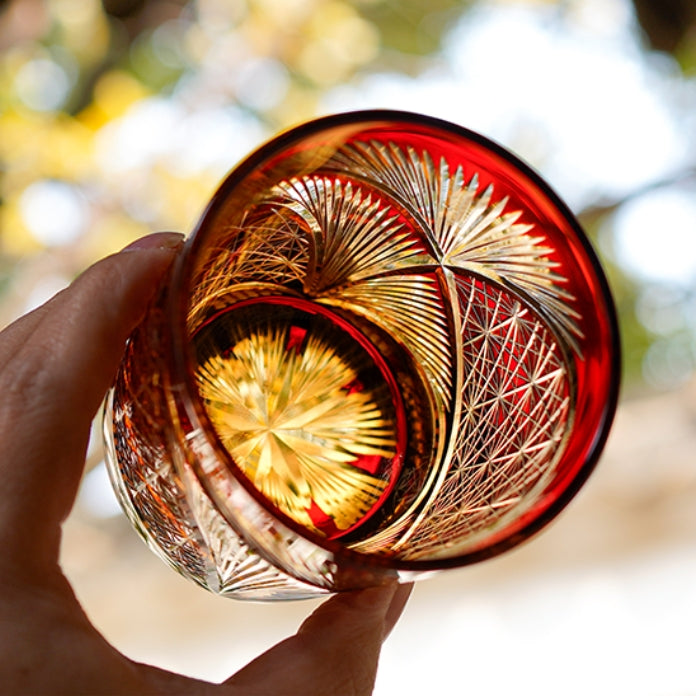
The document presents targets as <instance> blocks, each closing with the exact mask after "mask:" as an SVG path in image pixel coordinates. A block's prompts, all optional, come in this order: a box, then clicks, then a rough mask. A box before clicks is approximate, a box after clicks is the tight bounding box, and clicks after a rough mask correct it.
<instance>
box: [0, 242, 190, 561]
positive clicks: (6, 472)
mask: <svg viewBox="0 0 696 696" xmlns="http://www.w3.org/2000/svg"><path fill="white" fill-rule="evenodd" d="M181 239H182V238H181V235H171V234H164V235H162V234H160V235H152V236H150V237H147V238H144V240H140V242H139V244H137V245H134V246H132V247H129V248H127V249H126V250H124V251H122V252H121V253H119V254H115V255H113V256H110V257H108V258H106V259H104V260H102V261H100V262H99V263H97V264H95V265H94V266H92V267H91V268H90V269H88V270H87V271H85V273H83V274H82V275H81V276H80V277H79V278H78V279H77V280H76V281H75V282H74V283H73V284H72V285H71V286H70V287H69V288H67V289H66V290H64V291H62V292H61V293H59V294H58V295H56V296H55V297H54V298H53V299H52V300H50V301H49V302H48V303H47V304H46V305H44V306H43V307H41V308H39V309H38V310H37V311H36V312H35V313H32V314H31V315H29V316H27V317H24V318H23V319H22V320H20V322H19V323H18V324H17V325H15V326H12V327H10V330H9V331H8V332H7V334H5V332H3V333H2V334H0V395H1V401H0V475H2V480H3V491H2V498H1V499H0V544H2V547H3V552H4V554H5V557H6V558H7V554H10V555H11V554H12V553H13V552H14V553H19V554H20V556H25V557H32V558H35V557H36V555H37V554H38V553H39V551H40V549H39V547H42V549H41V550H42V552H47V550H49V551H50V553H51V554H53V555H56V554H57V538H58V532H59V530H58V525H59V522H60V521H61V520H62V519H63V518H64V517H65V515H66V514H67V513H68V511H69V510H70V507H71V506H72V502H73V499H74V496H75V492H76V490H77V486H78V483H79V479H80V475H81V472H82V466H83V463H84V455H85V451H86V447H87V441H88V438H89V429H90V425H91V421H92V418H93V416H94V413H95V412H96V410H97V408H98V406H99V403H100V402H101V399H102V397H103V394H104V392H105V391H106V389H107V388H108V386H109V384H110V382H111V380H112V379H113V375H114V373H115V371H116V367H117V365H118V362H119V360H120V357H121V354H122V352H123V347H124V344H125V340H126V338H127V336H128V334H129V333H130V332H131V331H132V329H133V328H134V327H135V325H136V324H137V322H138V321H139V320H140V319H141V317H142V316H143V314H144V311H145V308H146V306H147V303H148V301H149V300H150V299H151V297H152V295H153V294H154V291H155V289H156V287H157V284H158V282H159V280H160V278H161V277H162V275H163V273H164V272H165V271H166V270H167V268H168V267H169V266H170V264H171V262H172V259H173V258H174V254H175V252H176V250H177V248H178V247H179V246H180V245H181ZM39 555H40V554H39Z"/></svg>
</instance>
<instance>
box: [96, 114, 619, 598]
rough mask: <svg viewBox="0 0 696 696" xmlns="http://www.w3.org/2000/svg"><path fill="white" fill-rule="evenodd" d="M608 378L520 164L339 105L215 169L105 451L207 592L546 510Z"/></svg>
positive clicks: (594, 318) (453, 552) (466, 142)
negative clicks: (210, 191)
mask: <svg viewBox="0 0 696 696" xmlns="http://www.w3.org/2000/svg"><path fill="white" fill-rule="evenodd" d="M618 380H619V343H618V332H617V325H616V317H615V311H614V307H613V304H612V300H611V297H610V294H609V291H608V287H607V283H606V280H605V278H604V275H603V274H602V271H601V269H600V266H599V263H598V261H597V259H596V257H595V255H594V253H593V251H592V249H591V247H590V244H589V243H588V241H587V239H586V238H585V236H584V234H583V233H582V231H581V229H580V228H579V226H578V224H577V222H576V221H575V219H574V218H573V216H572V215H571V213H570V212H569V211H568V209H567V208H566V207H565V205H564V204H563V203H562V202H561V201H560V200H559V199H558V198H557V196H556V195H555V194H554V193H553V192H552V191H551V190H550V189H549V187H548V186H547V185H546V184H545V183H544V182H543V181H542V180H541V179H540V178H539V177H538V176H537V175H536V174H535V173H534V172H532V171H531V170H530V169H529V168H528V167H527V166H525V165H524V164H523V163H522V162H520V161H519V160H517V159H516V158H515V157H514V156H513V155H511V154H510V153H508V152H506V151H504V150H503V149H501V148H500V147H499V146H497V145H495V144H493V143H491V142H489V141H488V140H486V139H485V138H483V137H481V136H479V135H477V134H474V133H472V132H470V131H467V130H465V129H463V128H460V127H458V126H455V125H452V124H449V123H446V122H443V121H439V120H436V119H433V118H428V117H424V116H418V115H415V114H408V113H401V112H391V111H375V112H358V113H349V114H342V115H337V116H332V117H328V118H323V119H319V120H316V121H313V122H310V123H307V124H305V125H302V126H300V127H298V128H295V129H293V130H291V131H289V132H286V133H284V134H281V135H280V136H278V137H277V138H275V139H274V140H272V141H271V142H269V143H268V144H266V145H264V146H263V147H261V148H260V149H259V150H258V151H256V152H254V153H253V154H252V155H250V156H249V157H248V158H247V159H246V160H245V161H244V162H242V163H241V164H240V165H239V166H238V167H237V168H236V169H235V170H234V171H233V172H232V173H231V174H230V175H229V177H228V178H227V179H226V180H225V181H224V182H223V183H222V186H221V188H220V189H219V191H218V192H217V193H216V195H215V196H214V198H213V199H212V201H211V203H210V205H209V207H208V208H207V210H206V211H205V213H204V215H203V217H202V219H201V221H200V223H199V225H198V227H197V228H196V230H195V231H194V233H193V234H192V235H191V236H190V237H189V238H188V240H187V242H186V244H185V248H184V251H183V253H182V254H181V255H180V257H179V258H178V260H177V262H176V264H175V266H174V268H173V270H172V272H171V276H170V277H169V278H168V279H167V282H166V283H164V284H163V287H162V290H161V292H160V294H159V297H158V299H157V301H156V302H155V303H154V304H153V306H152V308H151V309H150V311H149V313H148V315H147V317H146V318H145V320H144V321H143V323H142V324H141V325H140V327H139V328H138V329H137V330H136V331H135V333H134V334H133V336H132V337H131V339H130V341H129V344H128V346H127V350H126V355H125V358H124V360H123V363H122V366H121V369H120V372H119V374H118V377H117V379H116V381H115V384H114V386H113V388H112V389H111V391H110V393H109V395H108V399H107V406H106V410H105V419H104V424H105V435H106V441H107V449H108V461H109V469H110V474H111V477H112V481H113V483H114V486H115V489H116V491H117V494H118V497H119V499H120V502H121V504H122V506H123V508H124V510H125V512H126V514H127V515H128V517H129V518H130V520H131V522H132V523H133V525H134V526H135V527H136V529H137V530H138V531H139V532H140V534H141V535H142V536H143V537H144V539H145V540H146V542H147V543H148V544H149V545H150V547H151V548H152V549H153V550H155V551H156V552H157V553H158V554H159V555H160V556H161V557H163V558H164V559H165V560H166V561H167V562H168V563H169V564H171V566H172V567H174V568H175V569H176V570H177V571H178V572H180V573H182V574H183V575H184V576H186V577H188V578H190V579H191V580H193V581H194V582H196V583H198V584H200V585H202V586H203V587H206V588H208V589H209V590H212V591H214V592H217V593H220V594H223V595H229V596H233V597H238V598H252V599H287V598H298V597H306V596H311V595H315V594H318V593H323V592H331V591H339V590H345V589H353V588H359V587H365V586H369V585H374V584H379V583H383V582H385V581H388V580H390V579H393V578H397V579H399V580H404V581H405V580H412V579H416V578H419V577H422V576H424V575H426V574H429V573H431V572H432V571H435V570H442V569H445V568H451V567H456V566H462V565H465V564H468V563H472V562H474V561H479V560H482V559H485V558H487V557H490V556H493V555H495V554H498V553H500V552H502V551H504V550H506V549H508V548H510V547H512V546H514V545H516V544H518V543H520V542H521V541H523V540H525V539H527V538H528V537H530V536H531V535H532V534H534V533H535V532H537V531H538V530H539V529H541V528H542V527H543V526H544V525H545V524H547V523H548V522H549V521H550V520H551V519H552V518H553V517H554V516H555V515H556V514H557V513H558V512H559V511H560V510H561V509H562V508H563V507H564V506H565V505H566V503H567V502H568V501H569V500H570V498H571V497H572V496H573V495H574V494H575V493H576V492H577V490H578V489H579V488H580V486H581V484H582V483H583V482H584V481H585V479H586V478H587V476H588V475H589V473H590V471H591V470H592V468H593V467H594V464H595V462H596V460H597V457H598V456H599V453H600V451H601V449H602V447H603V445H604V442H605V439H606V436H607V433H608V429H609V426H610V423H611V420H612V417H613V413H614V410H615V407H616V399H617V391H618Z"/></svg>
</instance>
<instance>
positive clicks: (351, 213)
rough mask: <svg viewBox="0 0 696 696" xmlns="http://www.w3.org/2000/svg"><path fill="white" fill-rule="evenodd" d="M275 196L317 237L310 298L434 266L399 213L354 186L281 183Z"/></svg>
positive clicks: (322, 180)
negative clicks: (406, 230) (389, 274)
mask: <svg viewBox="0 0 696 696" xmlns="http://www.w3.org/2000/svg"><path fill="white" fill-rule="evenodd" d="M275 191H276V192H277V195H278V200H279V201H280V202H281V203H283V204H284V205H286V206H287V207H288V208H290V209H291V210H292V211H293V212H295V213H296V214H297V215H299V216H300V218H302V220H304V222H305V223H306V224H307V227H308V229H309V230H310V232H311V234H312V238H313V242H314V243H313V245H312V250H311V251H312V254H311V263H310V265H309V267H308V268H307V271H306V275H305V277H304V288H305V292H307V293H308V294H310V295H319V294H321V293H322V292H323V291H325V290H327V289H329V288H335V287H337V286H343V285H348V284H350V283H355V282H358V281H360V280H364V279H366V278H373V277H375V276H380V275H383V274H385V273H390V272H393V271H403V270H405V269H410V268H413V267H414V266H417V265H421V264H423V263H428V262H430V263H432V259H431V258H429V257H426V255H425V251H424V249H423V246H422V244H420V242H419V241H418V239H417V238H416V237H414V236H413V235H412V234H409V233H408V232H405V231H403V229H402V228H403V223H401V222H400V221H399V216H398V215H397V214H396V213H395V212H394V210H393V209H392V208H391V207H390V206H389V205H388V204H385V202H384V200H382V199H381V198H380V197H378V196H373V195H372V194H370V193H365V192H364V191H363V189H361V188H360V187H357V186H354V185H353V184H352V183H351V182H350V181H346V182H342V181H341V180H340V179H330V178H327V177H302V178H295V179H291V180H290V181H284V182H281V183H280V184H279V185H278V186H277V187H276V189H275Z"/></svg>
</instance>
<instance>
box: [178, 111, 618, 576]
mask: <svg viewBox="0 0 696 696" xmlns="http://www.w3.org/2000/svg"><path fill="white" fill-rule="evenodd" d="M370 123H373V124H377V123H385V124H386V123H391V124H393V123H396V124H400V125H403V126H404V127H409V126H417V127H425V128H429V129H432V130H434V131H436V132H437V134H446V135H447V136H449V137H452V138H455V139H457V140H459V141H460V142H461V143H462V145H463V146H465V145H466V144H467V143H473V144H475V145H478V146H479V147H481V148H482V149H484V150H486V151H487V152H490V153H492V154H494V155H496V156H497V157H499V158H500V159H502V160H503V161H504V162H505V163H506V164H507V165H508V166H509V167H510V168H511V170H512V171H513V172H514V174H515V176H516V178H515V185H517V186H520V187H523V186H533V187H535V188H536V189H537V190H538V191H539V193H540V194H541V196H542V197H543V198H544V199H545V200H546V201H547V202H548V203H549V204H550V205H551V207H552V208H553V209H554V210H555V211H556V212H557V213H558V214H559V215H560V217H561V218H562V219H563V221H564V222H565V223H566V225H567V229H568V230H569V231H570V232H571V233H572V234H573V236H574V238H575V241H577V242H578V243H579V244H580V245H581V247H582V250H583V253H584V254H585V257H586V260H587V261H588V262H589V265H590V267H591V271H592V274H593V275H592V279H593V283H594V284H595V285H596V287H597V289H598V291H599V292H598V294H599V295H600V296H601V297H602V299H603V302H604V307H603V309H604V311H605V314H606V317H605V319H606V324H607V328H608V330H609V333H610V337H611V338H610V343H611V348H612V356H611V365H610V370H611V373H612V378H611V379H610V382H609V385H608V392H607V397H608V398H607V399H606V401H605V404H604V408H603V409H602V413H601V419H600V421H599V422H598V425H597V428H596V431H595V437H594V440H593V442H592V443H591V445H590V446H589V449H588V455H587V456H586V458H585V461H584V462H583V463H582V465H581V466H580V467H579V468H578V470H577V471H576V472H575V473H574V475H573V476H572V477H571V478H570V480H569V481H568V482H567V484H566V485H565V487H564V488H563V490H562V491H561V493H560V494H559V495H557V496H556V497H555V498H554V499H553V500H551V501H550V503H547V504H545V505H544V506H542V509H541V510H537V507H538V504H537V503H535V504H534V505H532V507H531V509H530V510H528V511H526V512H525V513H523V515H522V516H521V518H519V519H518V520H515V521H513V522H510V523H508V524H506V525H505V526H504V527H503V529H502V531H501V530H496V531H495V532H493V533H492V536H493V541H492V542H491V543H485V544H484V545H483V546H481V547H476V548H473V549H472V550H465V551H464V552H463V553H458V554H457V555H453V556H442V557H440V556H438V557H436V558H432V559H427V560H423V559H420V560H407V559H403V558H399V557H392V556H383V555H380V554H374V553H367V552H362V551H358V550H355V549H351V548H350V547H349V546H346V545H344V544H342V543H341V541H340V538H339V539H336V540H331V539H327V538H326V537H323V536H321V535H320V534H319V533H315V532H313V531H312V530H310V529H308V528H306V527H304V526H303V525H301V524H300V523H299V522H296V521H295V520H293V519H292V518H290V517H288V516H287V515H286V514H285V513H283V512H282V511H281V510H279V509H278V508H277V507H276V506H274V505H273V503H272V502H271V501H270V500H269V499H268V498H266V497H265V496H264V495H263V494H262V493H261V492H260V491H259V490H258V489H257V488H256V487H255V486H254V484H253V483H252V482H251V481H250V480H249V479H248V477H247V476H246V475H245V474H244V472H243V471H242V469H241V468H240V467H239V466H238V465H237V464H236V463H235V462H234V460H233V459H232V457H231V456H230V454H229V452H228V451H227V450H226V448H225V447H224V445H223V444H222V442H221V441H220V439H219V437H218V435H217V433H216V431H215V428H214V427H213V425H212V423H211V421H210V418H209V416H208V414H207V411H206V409H205V407H204V405H203V403H202V400H201V398H200V394H199V391H198V388H197V386H196V382H195V378H194V375H193V371H192V370H191V368H190V366H191V365H192V364H193V360H192V355H191V345H190V340H189V339H190V334H189V330H188V328H187V321H186V320H187V310H188V299H187V298H188V292H189V288H190V285H191V280H192V278H191V273H192V269H193V267H194V265H195V260H196V255H197V252H198V251H199V250H200V248H201V246H202V245H203V244H204V242H205V240H206V238H207V237H208V236H209V235H210V234H213V233H214V225H211V224H210V221H211V219H213V218H214V217H215V214H216V212H217V211H218V210H219V209H220V208H221V207H222V206H224V204H225V201H226V200H227V199H228V197H229V196H230V195H231V193H232V192H233V191H234V190H235V188H236V187H237V186H238V185H239V184H240V183H241V182H243V181H244V180H245V179H246V177H247V176H249V175H250V174H252V173H253V172H255V171H257V170H258V168H259V167H260V166H261V165H263V164H264V163H266V162H268V161H269V160H270V159H271V158H273V157H274V156H277V155H279V154H281V153H282V151H283V150H284V149H285V148H287V147H289V146H291V145H293V144H297V143H299V142H301V141H302V140H303V139H305V138H308V137H310V136H313V135H317V134H319V133H321V132H324V131H329V130H333V129H337V128H340V127H348V126H350V127H353V128H355V129H358V128H359V127H360V126H361V125H365V126H368V125H369V124H370ZM165 316H166V320H167V322H168V330H169V331H171V338H172V344H173V346H174V350H172V351H171V355H169V356H165V357H164V359H165V360H168V363H169V369H170V374H171V376H172V382H173V383H176V384H182V385H184V388H185V396H186V397H187V399H188V401H189V403H190V404H191V405H192V406H193V410H194V413H195V415H196V417H197V419H198V421H199V424H198V425H200V427H201V430H202V431H203V432H204V433H205V435H206V438H207V440H208V441H209V444H210V445H211V446H212V448H213V450H214V451H215V454H216V456H218V457H219V458H220V459H221V461H223V462H224V464H225V466H226V468H227V470H228V471H229V472H230V473H231V475H232V476H233V477H234V478H235V479H236V481H237V482H238V483H239V484H240V485H241V486H242V487H243V488H244V490H245V491H246V492H247V493H248V494H249V495H250V496H251V497H252V498H253V500H254V501H255V502H256V503H257V504H258V505H260V506H261V508H263V509H264V510H265V512H266V513H267V514H269V515H270V516H271V517H273V518H275V519H276V520H277V521H278V522H279V523H280V524H282V525H284V526H285V527H286V528H287V530H288V531H289V532H290V533H292V534H296V535H298V536H299V537H301V538H303V539H304V540H305V541H308V542H310V543H311V544H313V545H314V546H316V547H318V548H320V549H323V550H324V551H326V552H328V553H330V554H331V555H332V556H333V557H334V559H335V560H340V561H343V560H345V561H347V562H349V563H351V565H355V566H358V567H359V566H363V567H366V566H367V567H371V568H375V569H378V568H382V569H384V570H385V571H396V572H399V571H403V572H415V573H421V572H429V571H435V570H442V569H447V568H455V567H460V566H466V565H469V564H472V563H475V562H478V561H481V560H485V559H488V558H491V557H494V556H497V555H499V554H501V553H503V552H505V551H507V550H509V549H511V548H513V547H515V546H517V545H519V544H520V543H522V542H524V541H525V540H527V539H529V538H531V537H533V536H534V535H536V534H537V533H538V532H539V531H540V530H541V529H543V528H544V527H546V526H547V525H548V524H549V523H550V522H551V521H552V520H553V519H555V518H556V517H557V516H558V514H559V513H560V512H561V511H562V510H563V509H564V508H565V507H566V506H567V505H568V503H569V502H570V501H571V500H572V499H573V498H574V497H575V495H576V494H577V492H578V491H579V490H580V488H581V487H582V486H583V485H584V483H585V482H586V481H587V479H588V477H589V476H590V474H591V473H592V471H593V470H594V468H595V467H596V464H597V461H598V459H599V457H600V455H601V453H602V450H603V448H604V445H605V444H606V440H607V438H608V435H609V431H610V428H611V424H612V421H613V418H614V414H615V411H616V407H617V404H618V399H619V392H620V371H621V351H620V340H619V328H618V318H617V313H616V308H615V305H614V301H613V299H612V295H611V292H610V289H609V284H608V281H607V279H606V276H605V274H604V271H603V269H602V267H601V264H600V262H599V258H598V256H597V254H596V252H595V250H594V248H593V247H592V245H591V243H590V241H589V239H588V238H587V236H586V234H585V232H584V231H583V229H582V228H581V226H580V224H579V222H578V221H577V219H576V218H575V216H574V214H573V213H572V212H571V210H570V209H569V208H568V206H567V205H566V204H565V203H564V202H563V200H562V199H561V198H560V197H559V196H558V195H557V194H556V193H555V191H554V190H553V189H552V188H551V187H550V185H549V184H548V183H547V182H546V181H545V180H544V179H543V178H542V177H541V176H540V175H539V174H538V173H537V172H536V171H535V170H534V169H533V168H532V167H531V166H530V165H528V164H527V163H525V162H524V161H523V160H521V159H520V158H519V157H517V156H516V155H515V154H513V153H512V152H510V151H509V150H507V149H506V148H505V147H503V146H501V145H499V144H498V143H496V142H495V141H493V140H491V139H489V138H487V137H486V136H483V135H481V134H479V133H476V132H474V131H471V130H469V129H467V128H465V127H463V126H460V125H457V124H454V123H451V122H448V121H445V120H442V119H439V118H436V117H433V116H428V115H423V114H417V113H413V112H407V111H400V110H390V109H372V110H358V111H348V112H344V113H339V114H334V115H330V116H323V117H319V118H317V119H313V120H309V121H306V122H304V123H301V124H299V125H296V126H294V127H291V128H289V129H287V130H284V131H282V132H280V133H279V134H277V135H276V136H275V137H272V138H271V139H269V140H267V141H266V142H264V143H263V144H262V145H260V146H259V147H258V148H256V149H255V150H253V151H252V152H251V153H250V154H249V155H248V156H247V157H245V158H244V159H243V160H241V162H239V163H238V164H236V165H235V166H234V167H233V168H232V169H231V170H230V171H229V172H228V174H227V175H226V176H225V177H224V178H223V180H222V182H221V183H220V184H219V186H218V188H217V190H216V192H215V193H214V195H213V196H212V198H211V199H210V202H209V203H208V205H207V206H206V207H205V209H204V211H203V213H202V214H201V216H200V217H199V219H198V222H197V223H196V225H195V226H194V228H193V230H192V232H191V233H190V234H189V235H188V237H187V239H186V241H185V244H184V249H183V250H182V252H181V253H180V254H179V255H178V257H177V259H176V261H175V263H174V267H173V269H172V275H171V285H170V287H169V288H168V300H167V307H166V313H165ZM193 468H194V472H195V475H196V477H197V478H198V480H199V483H200V484H201V485H202V486H203V489H204V490H205V492H206V494H207V495H208V496H209V497H210V498H211V500H212V501H213V502H214V501H215V497H214V491H213V487H212V484H211V483H210V481H209V480H208V479H207V477H206V476H205V474H204V472H202V471H200V470H199V467H197V466H194V467H193ZM220 512H221V514H223V515H224V517H225V519H226V520H227V522H228V523H230V524H231V525H232V526H233V527H234V528H235V529H236V526H235V522H234V520H233V519H230V517H229V515H227V514H226V513H225V511H224V510H221V511H220Z"/></svg>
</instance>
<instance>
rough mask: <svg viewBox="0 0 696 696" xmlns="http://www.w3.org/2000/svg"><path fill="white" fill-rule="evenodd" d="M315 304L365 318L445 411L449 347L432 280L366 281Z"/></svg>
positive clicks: (447, 330)
mask: <svg viewBox="0 0 696 696" xmlns="http://www.w3.org/2000/svg"><path fill="white" fill-rule="evenodd" d="M318 299H319V301H320V302H322V303H325V304H331V305H334V306H338V307H341V308H343V309H347V310H348V311H351V312H354V313H356V314H360V315H363V316H365V317H366V318H368V319H369V320H370V321H372V322H373V323H375V324H376V325H377V326H380V327H381V328H383V329H384V330H385V331H387V332H388V333H389V334H390V335H391V336H392V337H393V338H395V339H396V340H397V341H398V342H399V343H401V344H402V345H404V346H405V347H406V348H407V349H408V351H409V352H410V353H411V354H412V355H413V356H414V357H415V358H416V362H417V363H418V365H419V366H420V367H422V368H423V370H424V372H425V377H426V378H427V379H428V381H429V382H430V384H431V386H432V387H433V391H434V393H435V394H436V396H437V397H438V399H439V401H440V403H441V404H442V405H443V406H444V407H445V408H447V409H449V407H450V400H451V396H452V394H451V388H452V370H453V365H452V352H453V345H452V339H451V333H450V328H449V326H448V324H447V318H446V315H445V312H444V310H443V302H444V300H443V298H442V294H441V292H440V289H439V285H438V283H437V280H436V279H435V277H434V276H425V275H403V276H401V275H399V276H387V277H383V278H370V279H367V280H364V281H362V282H360V283H355V284H353V285H350V286H347V287H343V288H339V289H336V290H334V291H332V292H327V293H326V294H324V295H323V296H322V297H320V298H318Z"/></svg>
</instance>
